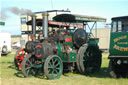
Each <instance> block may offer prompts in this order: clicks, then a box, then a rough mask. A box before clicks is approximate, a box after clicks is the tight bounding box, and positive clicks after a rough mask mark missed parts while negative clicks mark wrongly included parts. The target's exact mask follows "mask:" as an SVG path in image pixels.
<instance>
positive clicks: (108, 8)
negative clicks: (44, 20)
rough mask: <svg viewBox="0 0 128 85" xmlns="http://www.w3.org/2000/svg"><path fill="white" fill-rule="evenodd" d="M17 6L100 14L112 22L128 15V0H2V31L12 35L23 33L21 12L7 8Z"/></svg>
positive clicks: (36, 9) (0, 5) (41, 9)
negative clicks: (3, 15) (16, 12)
mask: <svg viewBox="0 0 128 85" xmlns="http://www.w3.org/2000/svg"><path fill="white" fill-rule="evenodd" d="M11 7H17V8H19V9H27V10H31V11H32V12H38V11H46V10H53V9H54V10H62V9H64V10H66V9H67V8H68V9H69V10H70V11H71V13H73V14H81V15H89V16H100V17H104V18H106V19H107V22H106V23H111V18H112V17H116V16H128V11H127V9H128V0H0V8H1V9H0V11H1V12H0V16H1V17H2V13H4V12H3V11H6V19H3V20H0V21H5V23H6V24H5V26H0V31H2V32H10V33H11V34H12V35H19V34H21V24H20V14H19V15H16V14H13V13H11V12H10V11H8V10H7V8H11Z"/></svg>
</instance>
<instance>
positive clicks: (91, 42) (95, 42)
mask: <svg viewBox="0 0 128 85" xmlns="http://www.w3.org/2000/svg"><path fill="white" fill-rule="evenodd" d="M98 43H99V39H95V40H90V41H89V44H98Z"/></svg>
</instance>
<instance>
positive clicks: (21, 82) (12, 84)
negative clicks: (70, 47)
mask: <svg viewBox="0 0 128 85" xmlns="http://www.w3.org/2000/svg"><path fill="white" fill-rule="evenodd" d="M13 59H14V54H9V55H8V56H2V57H1V59H0V67H1V68H0V72H1V74H0V77H1V78H0V85H128V79H126V78H120V79H113V78H110V77H109V75H108V72H107V68H108V62H109V60H108V59H107V54H104V55H103V59H102V68H101V70H100V72H98V73H95V74H91V75H89V76H86V75H81V74H75V73H67V74H65V75H62V76H61V77H60V78H59V79H56V80H47V79H46V78H43V76H38V77H29V78H24V77H23V75H22V73H21V72H20V71H17V70H16V68H15V66H14V64H13Z"/></svg>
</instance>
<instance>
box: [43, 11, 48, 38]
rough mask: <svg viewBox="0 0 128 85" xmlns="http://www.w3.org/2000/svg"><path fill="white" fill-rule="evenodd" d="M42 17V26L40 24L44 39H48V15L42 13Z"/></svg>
mask: <svg viewBox="0 0 128 85" xmlns="http://www.w3.org/2000/svg"><path fill="white" fill-rule="evenodd" d="M42 16H43V24H42V27H43V34H44V38H47V37H48V13H47V12H46V13H43V14H42Z"/></svg>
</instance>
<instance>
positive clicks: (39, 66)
mask: <svg viewBox="0 0 128 85" xmlns="http://www.w3.org/2000/svg"><path fill="white" fill-rule="evenodd" d="M42 66H43V64H35V65H34V67H35V68H41V67H42Z"/></svg>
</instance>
